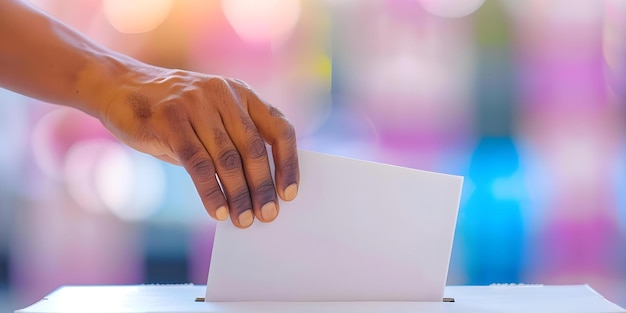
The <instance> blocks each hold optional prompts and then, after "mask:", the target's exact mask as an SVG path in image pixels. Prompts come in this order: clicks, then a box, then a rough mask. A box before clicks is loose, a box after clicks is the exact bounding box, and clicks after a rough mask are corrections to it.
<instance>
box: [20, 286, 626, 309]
mask: <svg viewBox="0 0 626 313" xmlns="http://www.w3.org/2000/svg"><path fill="white" fill-rule="evenodd" d="M205 289H206V286H194V285H141V286H65V287H61V288H59V289H57V290H56V291H54V292H52V293H51V294H49V295H48V296H46V297H45V298H43V299H42V300H41V301H39V302H37V303H35V304H33V305H32V306H30V307H27V308H25V309H22V310H18V311H16V313H300V312H302V313H318V312H319V313H355V312H358V313H421V312H424V313H426V312H429V313H433V312H435V313H438V312H441V313H457V312H458V313H461V312H463V313H478V312H481V313H482V312H502V313H506V312H519V313H530V312H534V313H543V312H545V313H560V312H563V313H566V312H567V313H583V312H585V313H610V312H626V310H624V309H623V308H620V307H619V306H617V305H615V304H613V303H611V302H609V301H608V300H606V299H604V298H603V297H602V296H601V295H600V294H598V293H597V292H595V291H594V290H593V289H592V288H591V287H589V286H588V285H573V286H541V285H529V286H519V285H517V286H512V285H503V286H448V287H446V288H445V296H446V297H449V298H453V299H454V302H443V301H438V302H434V301H433V302H417V301H416V302H409V301H402V302H396V301H384V302H371V301H358V302H337V301H335V302H275V301H265V302H204V301H203V297H204V294H205Z"/></svg>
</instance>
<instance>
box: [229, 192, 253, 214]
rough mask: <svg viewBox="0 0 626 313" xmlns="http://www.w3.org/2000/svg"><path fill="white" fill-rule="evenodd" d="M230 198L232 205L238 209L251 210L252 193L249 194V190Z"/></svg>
mask: <svg viewBox="0 0 626 313" xmlns="http://www.w3.org/2000/svg"><path fill="white" fill-rule="evenodd" d="M229 198H230V199H229V200H230V203H231V204H232V205H233V206H235V207H237V208H242V209H249V208H250V193H249V192H248V189H242V190H240V191H238V192H236V193H235V194H234V195H231V197H229Z"/></svg>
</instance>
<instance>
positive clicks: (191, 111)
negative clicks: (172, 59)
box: [96, 65, 299, 228]
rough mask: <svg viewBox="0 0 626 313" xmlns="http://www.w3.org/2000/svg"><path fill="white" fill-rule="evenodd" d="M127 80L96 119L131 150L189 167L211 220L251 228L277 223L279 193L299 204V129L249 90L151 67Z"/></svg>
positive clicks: (223, 81)
mask: <svg viewBox="0 0 626 313" xmlns="http://www.w3.org/2000/svg"><path fill="white" fill-rule="evenodd" d="M125 76H126V77H123V78H121V79H120V80H119V81H120V82H121V83H120V84H119V87H118V88H117V89H116V91H115V92H114V94H113V95H112V96H111V97H110V99H108V100H105V101H104V103H103V104H102V106H101V110H99V112H98V113H97V114H96V116H98V117H99V118H100V120H101V121H102V123H103V124H104V125H105V126H106V127H107V128H109V130H111V132H112V133H113V134H114V135H115V136H116V137H117V138H118V139H120V140H121V141H123V142H124V143H126V144H127V145H129V146H131V147H133V148H135V149H137V150H139V151H142V152H145V153H148V154H151V155H153V156H155V157H157V158H159V159H161V160H164V161H167V162H169V163H173V164H177V165H182V166H183V167H184V168H185V170H187V172H188V173H189V175H190V176H191V178H192V180H193V183H194V185H195V186H196V189H197V191H198V194H199V195H200V197H201V199H202V203H203V205H204V207H205V208H206V210H207V212H208V213H209V215H211V217H213V218H215V219H217V220H220V221H222V220H225V219H226V218H228V216H229V215H230V218H231V220H232V222H233V224H234V225H235V226H237V227H240V228H246V227H249V226H250V225H251V224H252V222H253V221H254V217H256V218H257V219H258V220H260V221H262V222H271V221H273V220H274V219H275V218H276V216H277V214H278V209H279V207H278V201H277V200H278V199H277V197H276V193H277V192H278V195H279V196H280V197H281V198H282V199H283V200H287V201H289V200H292V199H294V198H295V197H296V194H297V190H298V182H299V170H298V156H297V150H296V135H295V131H294V128H293V126H292V125H291V124H290V123H289V121H288V120H287V119H286V118H285V116H284V115H283V114H282V113H281V112H280V110H278V109H277V108H275V107H272V106H271V105H269V104H268V103H267V102H265V101H264V100H262V99H261V98H259V96H258V95H257V94H256V93H255V92H254V91H253V90H252V89H251V88H250V87H249V86H248V85H247V84H246V83H244V82H242V81H239V80H236V79H231V78H224V77H220V76H211V75H205V74H200V73H195V72H188V71H181V70H169V69H163V68H158V67H152V66H148V65H140V66H135V67H134V68H133V70H132V71H130V72H129V73H128V75H125ZM266 142H267V143H268V144H269V145H270V146H271V150H272V154H273V158H274V163H275V169H276V170H275V179H276V184H274V182H273V180H272V176H271V173H270V166H269V161H268V156H267V150H266V146H265V143H266ZM217 178H219V181H218V179H217ZM219 183H221V185H222V187H223V190H222V188H220V184H219Z"/></svg>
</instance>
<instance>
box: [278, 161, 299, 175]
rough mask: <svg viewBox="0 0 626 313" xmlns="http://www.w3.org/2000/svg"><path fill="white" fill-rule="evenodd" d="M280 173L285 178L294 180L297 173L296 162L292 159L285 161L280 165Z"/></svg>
mask: <svg viewBox="0 0 626 313" xmlns="http://www.w3.org/2000/svg"><path fill="white" fill-rule="evenodd" d="M280 171H281V173H282V174H283V175H284V176H285V178H289V179H291V178H295V176H296V173H297V172H298V162H297V161H296V160H294V159H290V160H287V161H285V162H283V163H282V164H281V165H280Z"/></svg>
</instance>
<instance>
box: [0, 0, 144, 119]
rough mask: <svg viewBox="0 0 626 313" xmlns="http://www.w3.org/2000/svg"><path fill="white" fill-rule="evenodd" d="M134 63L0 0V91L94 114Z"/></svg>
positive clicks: (43, 16) (41, 15) (11, 0)
mask: <svg viewBox="0 0 626 313" xmlns="http://www.w3.org/2000/svg"><path fill="white" fill-rule="evenodd" d="M136 62H137V61H135V60H133V59H131V58H129V57H126V56H123V55H120V54H117V53H114V52H112V51H110V50H107V49H105V48H103V47H101V46H99V45H97V44H96V43H94V42H92V41H91V40H89V39H87V38H85V37H84V36H82V35H81V34H79V33H77V32H76V31H74V30H72V29H71V28H69V27H67V26H66V25H64V24H62V23H60V22H58V21H56V20H55V19H53V18H51V17H49V16H47V15H46V14H44V13H42V12H41V11H39V10H38V9H36V8H34V7H32V6H31V5H30V4H27V3H23V2H21V1H16V0H0V86H1V87H4V88H7V89H11V90H13V91H16V92H18V93H22V94H25V95H28V96H30V97H33V98H38V99H41V100H44V101H47V102H51V103H57V104H63V105H68V106H73V107H76V108H78V109H81V110H83V111H85V112H87V113H89V114H91V115H98V114H99V113H98V108H99V107H100V106H101V105H102V103H104V102H105V101H107V99H106V98H107V95H109V94H111V93H112V92H113V91H114V89H115V88H116V85H119V83H120V80H122V79H124V78H123V77H124V74H125V73H127V72H128V71H129V67H132V66H133V64H135V63H136Z"/></svg>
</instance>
